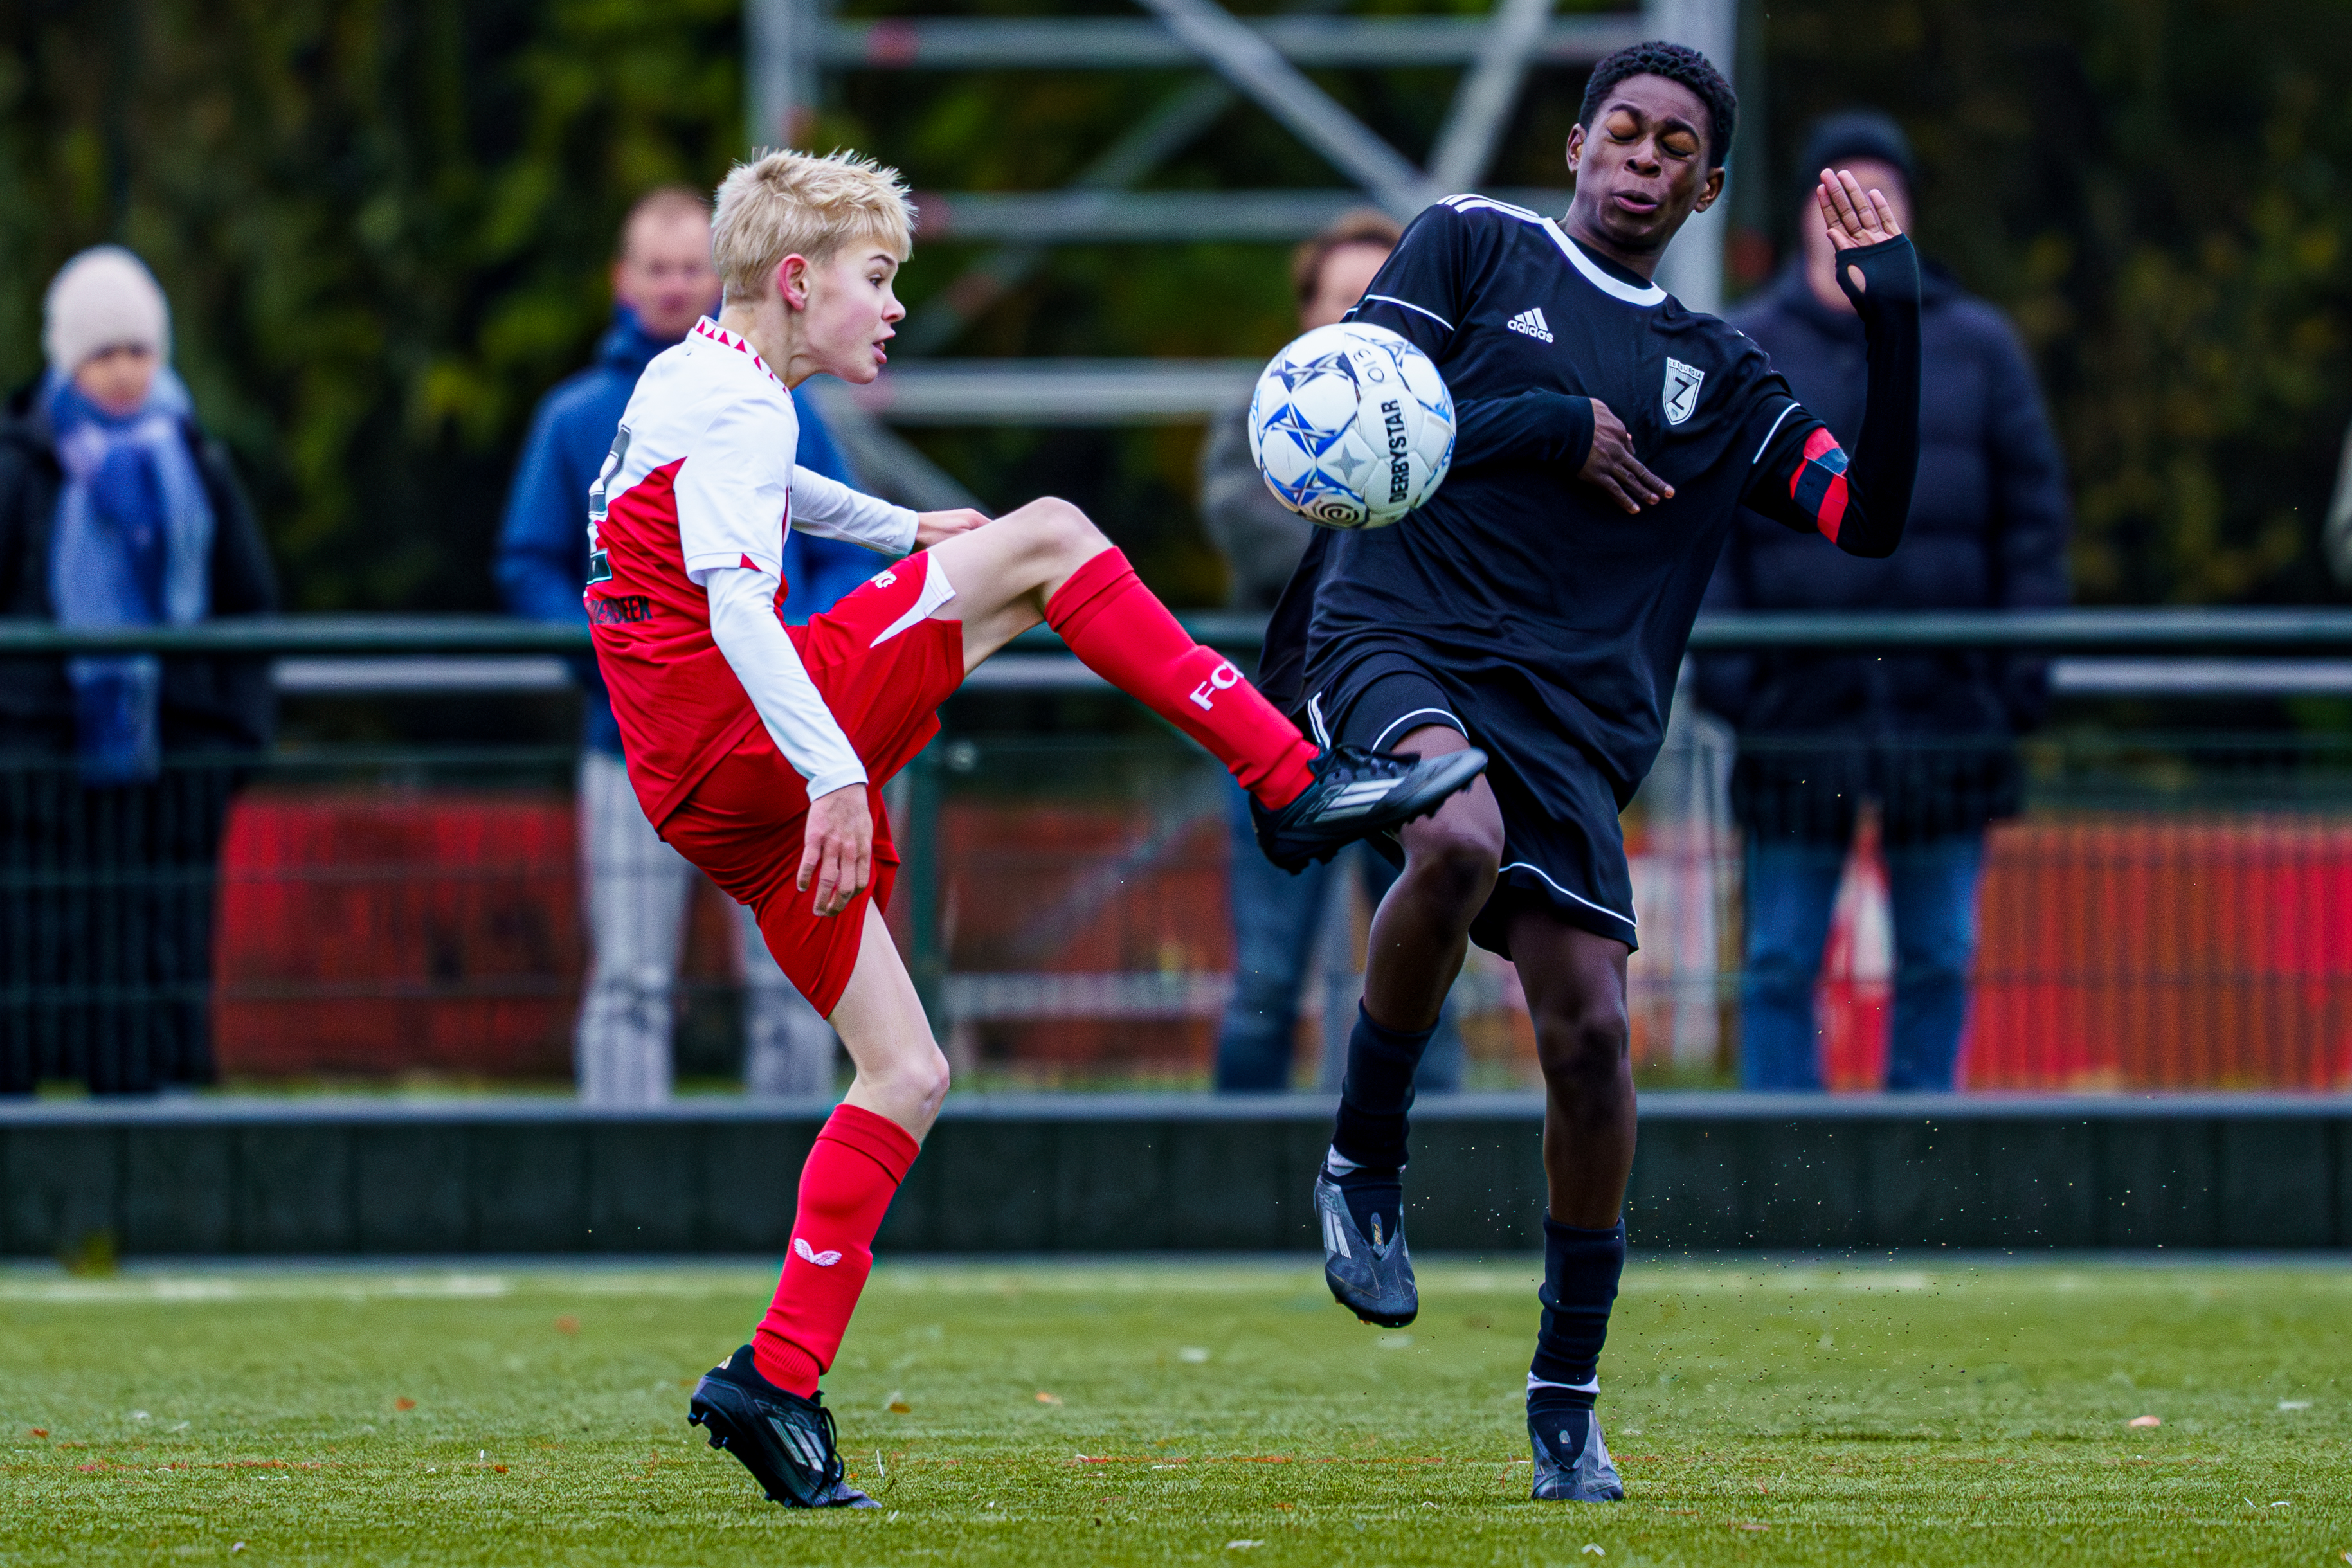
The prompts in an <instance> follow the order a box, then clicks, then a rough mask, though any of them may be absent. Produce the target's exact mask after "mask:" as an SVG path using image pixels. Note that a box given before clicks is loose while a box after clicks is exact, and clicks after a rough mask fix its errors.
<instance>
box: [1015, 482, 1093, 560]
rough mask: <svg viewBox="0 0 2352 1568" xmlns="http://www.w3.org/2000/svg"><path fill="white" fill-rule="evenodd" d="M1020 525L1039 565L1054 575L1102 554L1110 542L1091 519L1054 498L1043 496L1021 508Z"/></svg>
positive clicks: (1075, 508)
mask: <svg viewBox="0 0 2352 1568" xmlns="http://www.w3.org/2000/svg"><path fill="white" fill-rule="evenodd" d="M1021 514H1022V524H1023V528H1024V530H1025V531H1026V533H1027V534H1028V536H1029V540H1030V548H1031V549H1033V550H1034V552H1035V554H1036V556H1037V558H1038V560H1039V563H1040V564H1041V565H1043V566H1045V568H1046V569H1047V570H1049V571H1051V572H1053V573H1054V574H1055V575H1057V576H1058V575H1060V574H1061V573H1063V572H1067V571H1070V570H1074V569H1076V567H1077V565H1078V564H1079V563H1080V562H1081V561H1084V560H1086V559H1087V558H1088V557H1090V556H1095V555H1099V554H1101V553H1102V551H1103V549H1105V547H1107V546H1108V544H1109V543H1110V540H1109V539H1108V538H1104V537H1103V531H1102V530H1101V529H1100V528H1097V527H1095V525H1094V519H1093V518H1091V517H1087V515H1086V513H1084V512H1082V511H1080V510H1079V509H1078V508H1077V507H1074V506H1072V505H1071V504H1070V503H1069V502H1067V501H1065V500H1063V499H1062V498H1061V497H1058V496H1045V497H1039V498H1038V499H1036V500H1034V501H1032V502H1030V503H1029V504H1028V505H1027V506H1025V507H1022V508H1021Z"/></svg>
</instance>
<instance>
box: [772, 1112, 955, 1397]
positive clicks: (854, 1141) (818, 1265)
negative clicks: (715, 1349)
mask: <svg viewBox="0 0 2352 1568" xmlns="http://www.w3.org/2000/svg"><path fill="white" fill-rule="evenodd" d="M920 1152H921V1145H919V1144H917V1143H916V1142H915V1140H914V1137H913V1135H912V1134H909V1133H908V1131H907V1129H906V1128H904V1127H901V1126H900V1125H898V1123H896V1122H893V1121H891V1120H890V1119H889V1118H888V1117H887V1116H877V1115H876V1114H875V1113H873V1112H871V1111H861V1110H859V1109H858V1108H857V1107H856V1106H855V1105H836V1106H835V1107H834V1108H833V1115H832V1116H831V1117H830V1118H829V1119H828V1120H827V1121H826V1122H825V1124H824V1131H823V1132H821V1133H819V1134H817V1135H816V1146H815V1147H814V1148H813V1149H811V1150H809V1157H808V1164H806V1165H804V1166H802V1167H801V1203H800V1211H799V1212H798V1213H797V1214H795V1215H794V1216H793V1244H792V1249H791V1250H790V1251H788V1252H786V1253H785V1254H784V1275H783V1278H782V1279H781V1280H779V1281H776V1299H775V1300H774V1301H771V1302H769V1303H768V1315H767V1316H766V1317H764V1318H762V1319H761V1320H760V1326H759V1328H758V1329H757V1330H755V1331H753V1333H752V1335H751V1361H752V1364H754V1365H755V1366H757V1367H758V1368H759V1369H760V1375H761V1376H762V1377H764V1378H766V1379H767V1380H768V1381H769V1382H771V1383H772V1384H774V1385H776V1386H777V1387H779V1388H789V1389H791V1390H792V1391H793V1393H795V1394H797V1395H800V1396H802V1397H803V1398H806V1397H808V1396H811V1395H813V1394H814V1393H815V1392H816V1380H817V1379H818V1378H819V1377H820V1376H822V1375H824V1369H825V1368H826V1367H829V1366H831V1365H832V1364H833V1357H834V1354H835V1352H836V1351H838V1350H839V1349H840V1348H841V1336H842V1333H843V1331H845V1330H846V1329H847V1328H848V1327H849V1314H850V1313H852V1312H856V1310H857V1296H858V1292H859V1291H863V1290H864V1289H865V1288H866V1275H867V1274H869V1273H871V1272H872V1271H873V1269H874V1233H875V1231H877V1230H878V1229H880V1228H881V1227H882V1216H883V1213H884V1211H886V1210H887V1209H888V1208H889V1207H890V1197H891V1195H892V1194H894V1193H896V1192H897V1191H898V1184H899V1183H900V1182H902V1181H904V1180H906V1179H907V1167H908V1166H911V1165H913V1164H914V1163H915V1155H917V1154H919V1153H920Z"/></svg>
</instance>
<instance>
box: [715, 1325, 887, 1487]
mask: <svg viewBox="0 0 2352 1568" xmlns="http://www.w3.org/2000/svg"><path fill="white" fill-rule="evenodd" d="M686 1421H687V1425H688V1426H689V1427H704V1428H706V1429H707V1430H709V1433H710V1446H711V1447H712V1448H724V1449H726V1450H727V1452H729V1453H730V1454H732V1455H734V1456H735V1457H736V1458H739V1459H740V1460H742V1461H743V1468H744V1469H747V1470H749V1471H751V1479H753V1480H755V1481H758V1482H759V1483H760V1490H761V1491H764V1492H766V1493H767V1494H768V1500H769V1501H770V1502H780V1503H782V1504H784V1505H785V1506H786V1507H787V1508H879V1507H880V1506H881V1504H879V1503H877V1502H876V1501H875V1500H873V1499H872V1498H870V1497H867V1496H866V1494H865V1493H864V1492H862V1491H859V1490H857V1489H856V1487H853V1486H851V1485H849V1484H848V1483H847V1482H846V1481H845V1480H844V1479H842V1465H841V1455H840V1452H839V1451H838V1450H837V1449H836V1448H835V1444H834V1432H833V1412H832V1411H830V1410H828V1409H826V1408H825V1407H824V1396H823V1395H819V1396H817V1397H815V1398H814V1399H803V1398H802V1397H801V1396H799V1395H797V1394H794V1393H793V1392H792V1391H791V1390H790V1389H787V1388H779V1387H777V1386H776V1385H774V1384H772V1383H771V1382H769V1381H768V1380H767V1379H766V1378H764V1377H762V1376H761V1375H760V1369H759V1368H758V1367H757V1366H754V1365H753V1364H752V1363H751V1346H750V1345H748V1344H747V1345H745V1346H744V1347H743V1348H742V1349H740V1350H739V1351H737V1352H736V1353H735V1354H733V1355H730V1356H729V1357H728V1358H727V1359H726V1360H725V1361H722V1362H720V1363H719V1364H718V1365H717V1366H714V1367H712V1368H711V1369H710V1370H709V1372H706V1373H704V1374H703V1375H702V1381H701V1382H699V1383H698V1384H696V1385H694V1399H693V1401H692V1403H690V1404H689V1405H688V1406H687V1416H686Z"/></svg>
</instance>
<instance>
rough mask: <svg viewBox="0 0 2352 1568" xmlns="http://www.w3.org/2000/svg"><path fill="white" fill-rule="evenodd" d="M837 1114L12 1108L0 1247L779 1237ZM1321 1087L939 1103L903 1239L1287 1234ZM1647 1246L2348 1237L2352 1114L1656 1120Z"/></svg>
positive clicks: (2176, 1099) (1528, 1192) (1511, 1187)
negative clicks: (829, 1117) (1226, 1095)
mask: <svg viewBox="0 0 2352 1568" xmlns="http://www.w3.org/2000/svg"><path fill="white" fill-rule="evenodd" d="M825 1110H826V1107H824V1105H822V1104H817V1103H803V1104H782V1105H776V1104H771V1105H761V1106H757V1107H754V1106H751V1105H747V1104H744V1103H729V1102H725V1101H710V1102H707V1103H691V1102H689V1103H681V1104H678V1105H675V1106H671V1107H667V1108H665V1109H663V1110H661V1111H658V1112H651V1113H604V1112H593V1111H586V1110H583V1109H581V1108H579V1107H577V1106H575V1105H572V1104H570V1103H564V1102H555V1101H531V1100H491V1101H464V1102H443V1103H431V1102H425V1103H416V1102H401V1103H369V1102H364V1101H334V1100H325V1101H320V1100H312V1101H275V1102H257V1101H221V1100H179V1101H169V1100H167V1101H163V1102H157V1103H144V1104H131V1103H99V1102H75V1103H16V1104H14V1105H10V1106H7V1107H5V1108H0V1254H8V1255H15V1256H19V1257H40V1256H65V1255H70V1254H79V1253H85V1252H87V1251H89V1249H92V1248H96V1249H100V1250H106V1249H111V1250H113V1251H116V1252H119V1253H120V1254H122V1255H126V1256H134V1255H146V1256H173V1255H182V1256H186V1255H204V1256H218V1255H264V1256H267V1255H294V1254H300V1255H310V1256H320V1255H334V1254H354V1255H367V1254H379V1255H396V1254H408V1255H414V1254H419V1253H469V1252H482V1253H534V1252H537V1253H629V1252H646V1253H669V1254H677V1253H696V1252H709V1253H738V1254H740V1253H759V1252H766V1253H777V1252H781V1251H782V1249H783V1247H784V1245H785V1243H786V1241H787V1239H789V1236H790V1226H791V1219H792V1205H793V1189H794V1186H795V1184H796V1182H797V1179H798V1176H799V1173H800V1167H801V1162H802V1159H803V1157H804V1156H805V1155H807V1153H808V1148H809V1144H810V1141H811V1140H812V1139H813V1138H814V1136H815V1134H816V1131H817V1128H818V1127H819V1125H821V1124H822V1122H823V1120H824V1113H825ZM1541 1121H1542V1104H1541V1102H1540V1101H1539V1100H1538V1098H1536V1097H1535V1096H1532V1095H1529V1096H1518V1095H1491V1096H1490V1095H1462V1096H1458V1097H1454V1098H1453V1099H1450V1100H1447V1101H1425V1102H1423V1104H1422V1105H1421V1106H1420V1107H1418V1108H1417V1109H1416V1110H1415V1111H1414V1113H1413V1123H1414V1138H1413V1143H1414V1154H1413V1162H1412V1174H1411V1177H1410V1194H1411V1203H1412V1207H1411V1209H1410V1211H1409V1212H1410V1217H1411V1223H1412V1240H1413V1243H1414V1245H1415V1247H1416V1248H1417V1249H1422V1250H1424V1251H1437V1250H1461V1251H1478V1250H1523V1249H1533V1248H1535V1247H1537V1246H1538V1245H1539V1241H1540V1232H1539V1228H1538V1221H1539V1219H1540V1218H1541V1215H1542V1212H1543V1203H1544V1186H1543V1170H1542V1166H1541V1163H1540V1156H1539V1147H1538V1137H1539V1131H1540V1127H1541ZM1329 1129H1330V1104H1329V1102H1328V1101H1327V1100H1324V1099H1320V1098H1318V1097H1315V1096H1309V1095H1297V1096H1272V1097H1266V1098H1263V1099H1248V1100H1213V1099H1209V1098H1206V1097H1201V1098H1192V1097H1185V1096H1093V1095H1037V1096H1026V1095H1024V1096H991V1097H987V1098H984V1099H981V1098H976V1099H972V1100H967V1101H961V1102H957V1103H951V1104H950V1108H949V1110H948V1113H947V1114H946V1115H945V1116H943V1117H942V1118H941V1119H940V1125H939V1127H938V1129H937V1131H935V1132H934V1133H933V1134H932V1135H931V1138H930V1140H929V1144H928V1145H927V1146H926V1148H925V1150H924V1154H923V1157H922V1158H921V1159H920V1160H919V1161H917V1162H916V1165H915V1168H914V1171H913V1174H912V1175H911V1176H909V1177H908V1182H907V1185H906V1186H905V1188H904V1189H903V1190H902V1191H901V1192H900V1193H899V1195H898V1201H897V1203H896V1204H894V1205H893V1206H892V1207H891V1210H890V1216H889V1218H888V1220H887V1222H886V1223H885V1225H884V1227H883V1230H882V1235H881V1238H880V1239H879V1241H878V1242H877V1246H878V1247H879V1248H880V1249H883V1250H886V1251H895V1252H901V1253H905V1252H953V1253H989V1252H1016V1253H1051V1252H1075V1253H1086V1252H1139V1251H1159V1250H1167V1251H1300V1250H1308V1249H1312V1248H1313V1247H1314V1246H1315V1244H1316V1236H1315V1230H1314V1227H1313V1225H1312V1223H1311V1216H1310V1212H1309V1208H1308V1204H1307V1184H1308V1180H1309V1176H1310V1173H1311V1172H1312V1170H1313V1168H1314V1165H1315V1162H1316V1161H1317V1159H1318V1158H1319V1157H1320V1155H1321V1154H1322V1151H1323V1147H1324V1144H1325V1141H1326V1139H1327V1138H1328V1135H1329ZM1627 1223H1628V1226H1629V1228H1630V1230H1631V1233H1632V1236H1633V1240H1634V1242H1635V1244H1636V1245H1637V1246H1638V1247H1640V1248H1642V1249H1645V1250H1660V1249H1665V1250H1673V1249H1703V1250H1713V1249H1737V1248H1785V1249H1864V1250H1866V1249H1883V1248H1898V1247H1900V1248H1920V1247H1930V1248H1932V1247H1952V1248H1972V1249H1973V1248H1993V1249H2096V1248H2129V1249H2155V1248H2179V1249H2254V1250H2278V1249H2305V1248H2338V1247H2346V1246H2352V1100H2347V1099H2342V1098H2332V1097H2307V1098H2303V1097H2297V1098H2290V1097H2280V1096H2243V1095H2240V1096H2221V1095H2197V1096H2171V1097H2162V1098H2134V1099H2122V1098H2116V1099H2106V1098H2101V1099H2071V1098H2070V1099H2015V1100H2011V1099H1988V1098H1983V1097H1970V1098H1960V1097H1943V1096H1933V1097H1928V1096H1916V1097H1908V1098H1903V1099H1833V1100H1825V1099H1820V1098H1802V1099H1799V1098H1782V1097H1777V1096H1773V1097H1765V1096H1745V1095H1714V1094H1704V1095H1700V1094H1660V1095H1654V1096H1653V1097H1651V1098H1650V1099H1649V1100H1647V1101H1645V1102H1644V1103H1643V1110H1642V1141H1641V1155H1640V1157H1639V1158H1638V1160H1637V1161H1636V1162H1635V1165H1634V1168H1633V1190H1632V1192H1631V1194H1630V1197H1629V1200H1628V1207H1627Z"/></svg>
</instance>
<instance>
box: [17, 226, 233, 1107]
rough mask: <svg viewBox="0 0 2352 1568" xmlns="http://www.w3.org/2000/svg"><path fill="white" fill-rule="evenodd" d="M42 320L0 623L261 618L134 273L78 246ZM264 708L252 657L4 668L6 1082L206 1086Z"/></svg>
mask: <svg viewBox="0 0 2352 1568" xmlns="http://www.w3.org/2000/svg"><path fill="white" fill-rule="evenodd" d="M46 316H47V324H46V328H45V330H44V333H43V340H42V342H43V347H44V348H45V349H46V350H47V356H48V371H47V374H46V375H44V376H43V377H42V378H41V380H40V381H39V382H37V383H36V384H34V385H33V386H30V387H27V388H26V389H24V390H23V391H22V392H18V393H17V394H16V396H15V397H13V398H11V399H10V400H9V401H8V403H7V406H6V408H5V412H0V615H6V616H9V617H11V618H16V619H22V620H28V621H46V622H57V623H59V624H62V625H65V626H68V627H74V628H89V629H97V628H101V627H113V626H186V625H193V624H194V623H196V622H203V621H210V620H214V619H216V618H219V617H222V616H231V615H261V614H267V613H268V612H271V611H273V610H275V609H276V608H277V602H278V598H277V587H276V584H275V582H274V580H273V578H272V574H271V572H270V568H269V556H268V550H267V549H266V548H265V547H264V545H263V543H262V538H261V529H260V528H259V526H258V525H257V523H256V522H255V520H254V517H253V509H252V508H251V507H249V506H247V504H246V499H245V493H244V491H243V489H242V488H241V487H240V486H238V484H237V482H236V474H235V473H234V472H233V471H232V469H231V468H230V466H229V460H228V454H227V452H226V450H224V449H223V448H222V446H221V444H219V443H218V442H216V441H214V440H212V439H210V438H209V437H207V436H206V435H205V433H204V431H203V430H202V429H201V428H199V427H198V425H197V424H196V422H195V417H194V413H192V412H191V410H190V408H189V402H188V392H187V389H186V388H185V387H184V386H182V385H181V384H180V380H179V378H178V377H177V376H175V375H173V373H172V367H171V350H172V324H171V312H170V309H169V308H168V306H167V305H166V304H165V302H164V298H163V289H162V288H160V287H157V285H156V282H155V279H154V277H152V275H151V274H150V273H149V272H148V270H147V268H146V267H145V266H144V265H143V264H142V262H141V261H140V260H139V258H138V257H137V256H133V255H131V253H130V252H129V251H127V250H124V249H122V248H121V246H98V247H97V248H95V249H92V250H86V251H84V252H82V253H81V254H80V255H79V256H75V257H74V258H73V259H72V260H71V261H69V262H68V263H67V264H66V265H65V267H64V268H63V269H62V270H60V271H59V272H58V276H57V280H56V281H55V282H54V283H52V284H51V285H50V286H49V293H48V299H47V310H46ZM275 718H276V707H275V704H274V702H273V700H272V697H271V695H270V687H269V666H268V660H266V659H255V658H215V657H195V658H190V657H173V658H159V657H156V656H154V655H152V654H144V653H129V654H111V653H110V654H104V655H100V656H88V655H83V656H77V657H73V658H46V659H36V658H26V659H11V660H7V661H5V662H0V998H4V999H0V1093H24V1092H28V1091H30V1090H31V1089H32V1088H33V1086H34V1083H35V1082H36V1081H37V1079H41V1078H79V1079H81V1080H82V1081H83V1082H86V1083H87V1084H88V1085H89V1089H90V1092H92V1093H95V1094H110V1093H142V1092H150V1091H152V1090H156V1089H160V1088H163V1087H165V1086H167V1085H171V1084H174V1083H203V1082H209V1081H210V1080H211V1079H212V1077H213V1075H214V1069H213V1055H212V1035H211V1019H212V979H213V905H214V896H215V888H216V885H217V882H218V876H219V860H220V849H221V841H222V836H223V833H224V831H225V830H226V823H227V820H228V810H229V802H230V798H231V796H232V795H233V794H234V792H235V790H236V786H237V785H238V783H239V782H240V781H241V780H242V779H243V777H244V770H245V768H247V766H249V764H250V761H251V759H252V758H254V757H255V755H256V754H257V753H259V752H261V751H262V750H264V749H265V748H266V747H268V744H269V740H270V734H271V730H272V727H273V725H274V722H275Z"/></svg>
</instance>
